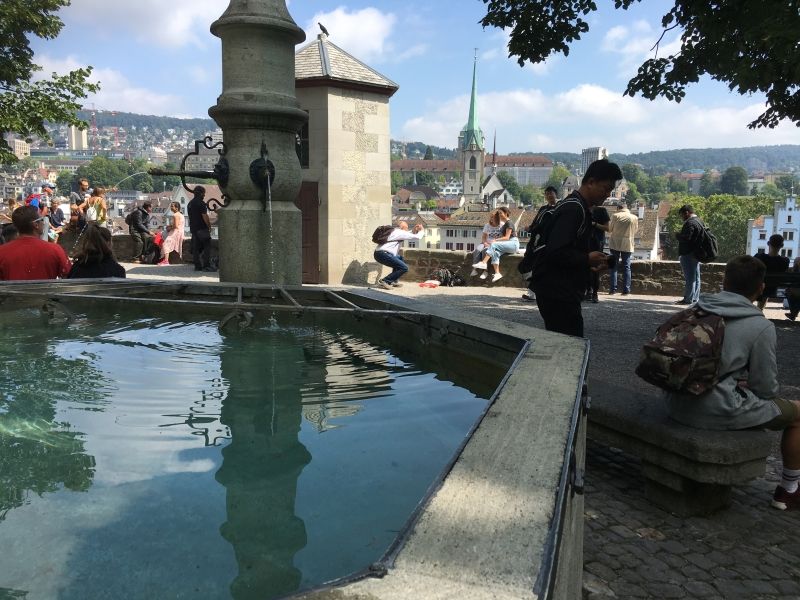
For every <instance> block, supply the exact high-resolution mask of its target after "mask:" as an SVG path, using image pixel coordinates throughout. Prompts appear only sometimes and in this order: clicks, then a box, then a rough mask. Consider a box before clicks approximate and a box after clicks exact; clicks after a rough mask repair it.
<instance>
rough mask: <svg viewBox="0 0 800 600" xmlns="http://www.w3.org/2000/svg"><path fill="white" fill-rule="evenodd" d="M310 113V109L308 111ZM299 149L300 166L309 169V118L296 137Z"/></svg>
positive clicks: (297, 148)
mask: <svg viewBox="0 0 800 600" xmlns="http://www.w3.org/2000/svg"><path fill="white" fill-rule="evenodd" d="M306 114H308V111H306ZM295 140H296V147H295V149H296V150H297V158H298V159H299V160H300V168H302V169H307V168H308V163H309V147H308V119H306V122H305V123H304V124H303V127H301V128H300V131H299V133H298V134H297V136H296V137H295Z"/></svg>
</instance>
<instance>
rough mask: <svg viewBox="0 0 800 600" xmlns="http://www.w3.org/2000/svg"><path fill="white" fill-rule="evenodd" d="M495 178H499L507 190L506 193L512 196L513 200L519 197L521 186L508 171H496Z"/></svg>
mask: <svg viewBox="0 0 800 600" xmlns="http://www.w3.org/2000/svg"><path fill="white" fill-rule="evenodd" d="M497 178H498V179H499V180H500V183H502V184H503V187H504V188H506V189H507V190H508V193H509V194H511V195H512V196H513V197H514V200H519V199H520V196H521V195H522V188H521V187H520V186H519V184H518V183H517V180H516V179H515V178H514V176H513V175H512V174H511V173H509V172H508V171H498V172H497Z"/></svg>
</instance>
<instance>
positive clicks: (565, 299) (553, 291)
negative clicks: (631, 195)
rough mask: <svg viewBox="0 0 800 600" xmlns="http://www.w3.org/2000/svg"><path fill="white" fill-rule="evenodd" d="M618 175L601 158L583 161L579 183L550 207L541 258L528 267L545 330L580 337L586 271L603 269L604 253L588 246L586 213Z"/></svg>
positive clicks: (602, 199)
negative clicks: (579, 184)
mask: <svg viewBox="0 0 800 600" xmlns="http://www.w3.org/2000/svg"><path fill="white" fill-rule="evenodd" d="M620 179H622V171H621V170H620V168H619V166H617V165H616V164H615V163H612V162H609V161H608V160H607V159H602V160H596V161H594V162H593V163H592V164H590V165H589V168H588V169H586V173H585V174H584V176H583V180H582V181H581V186H580V188H578V189H577V190H575V191H574V192H572V193H571V194H570V195H569V196H567V197H566V198H564V199H563V200H561V201H560V202H558V203H557V204H556V206H555V208H554V209H553V213H552V215H551V216H550V222H549V224H548V230H547V233H546V239H545V245H544V246H543V247H542V249H541V250H540V251H539V252H540V253H541V254H542V256H541V258H540V259H539V260H538V262H537V264H536V266H535V268H534V271H533V277H532V281H533V291H534V292H535V293H536V302H537V303H538V305H539V314H541V315H542V319H544V326H545V328H546V329H547V330H548V331H556V332H558V333H565V334H567V335H574V336H577V337H583V315H582V314H581V300H582V299H583V296H584V293H585V291H586V280H587V278H588V276H589V271H590V270H596V271H602V270H604V269H606V268H607V267H608V258H609V257H608V255H607V254H604V253H603V252H600V251H599V250H591V249H590V240H591V237H592V214H591V209H592V207H594V206H600V205H602V204H603V202H605V200H606V198H608V195H609V194H610V193H611V192H612V190H613V189H614V188H615V187H616V185H617V182H618V181H619V180H620Z"/></svg>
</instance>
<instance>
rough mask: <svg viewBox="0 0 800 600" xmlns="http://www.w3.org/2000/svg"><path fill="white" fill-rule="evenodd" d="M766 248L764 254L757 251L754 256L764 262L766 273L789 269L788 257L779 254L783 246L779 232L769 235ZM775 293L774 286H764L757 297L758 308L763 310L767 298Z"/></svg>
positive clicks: (781, 271)
mask: <svg viewBox="0 0 800 600" xmlns="http://www.w3.org/2000/svg"><path fill="white" fill-rule="evenodd" d="M767 248H768V251H767V253H766V254H764V252H758V253H757V254H756V256H755V258H757V259H758V260H760V261H761V262H762V263H764V266H765V267H766V269H767V273H785V272H786V271H787V270H788V269H789V259H788V258H786V257H785V256H781V255H780V251H781V248H783V236H782V235H781V234H779V233H776V234H775V235H771V236H769V241H767ZM777 293H778V290H777V289H776V288H775V287H768V288H767V287H765V288H764V293H763V294H761V296H759V298H758V308H759V309H760V310H764V307H765V306H766V305H767V300H768V299H769V298H771V297H774V296H775V294H777Z"/></svg>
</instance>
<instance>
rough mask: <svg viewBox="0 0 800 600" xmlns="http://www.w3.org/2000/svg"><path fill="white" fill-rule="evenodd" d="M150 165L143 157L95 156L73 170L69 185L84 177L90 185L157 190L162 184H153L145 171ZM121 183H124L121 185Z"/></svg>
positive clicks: (73, 185)
mask: <svg viewBox="0 0 800 600" xmlns="http://www.w3.org/2000/svg"><path fill="white" fill-rule="evenodd" d="M150 166H151V165H150V164H149V163H148V162H147V161H146V160H144V159H143V158H137V159H136V160H132V161H127V160H113V159H110V158H106V157H105V156H95V157H94V158H93V159H92V160H91V161H90V162H89V163H87V164H85V165H82V166H81V167H79V168H78V170H77V171H75V174H74V175H73V176H72V177H71V181H70V183H69V185H70V188H71V189H75V188H77V182H78V180H79V179H82V178H84V177H85V178H86V179H88V180H89V184H90V185H91V186H92V187H94V186H101V187H105V188H113V187H117V186H119V187H121V188H122V189H129V190H139V191H140V192H145V193H148V192H152V191H159V190H160V189H162V187H163V185H159V187H157V188H156V187H155V186H154V184H153V176H152V175H150V174H149V173H147V172H146V171H147V169H149V168H150ZM131 176H132V177H131ZM122 183H124V184H125V185H121V184H122ZM170 187H173V186H170ZM59 191H60V186H59Z"/></svg>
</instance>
